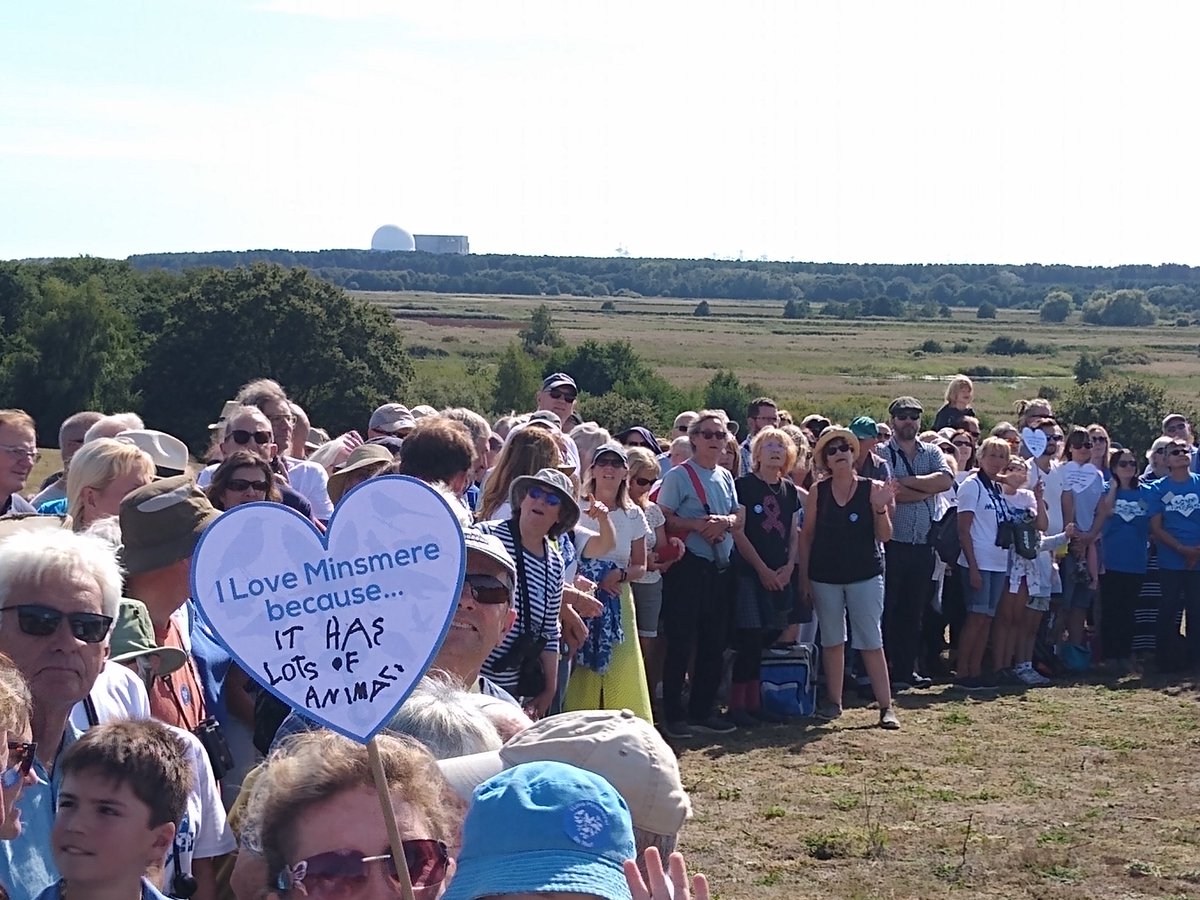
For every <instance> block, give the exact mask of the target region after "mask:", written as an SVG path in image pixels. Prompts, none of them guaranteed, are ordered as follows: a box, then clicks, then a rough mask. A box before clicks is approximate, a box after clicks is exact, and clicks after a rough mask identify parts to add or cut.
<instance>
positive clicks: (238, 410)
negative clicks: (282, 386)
mask: <svg viewBox="0 0 1200 900" xmlns="http://www.w3.org/2000/svg"><path fill="white" fill-rule="evenodd" d="M243 416H254V417H255V418H258V419H266V418H267V414H266V413H264V412H263V411H262V410H261V409H259V408H258V407H257V406H255V405H254V404H252V403H243V404H242V405H241V406H235V407H234V408H233V409H232V410H231V411H230V413H229V415H227V416H226V417H225V428H224V429H223V430H222V432H221V436H222V437H229V432H231V431H233V426H232V424H231V423H232V422H233V421H234V420H235V419H240V418H242V417H243ZM270 421H271V420H270V419H267V424H268V425H269V424H270ZM272 440H274V438H272Z"/></svg>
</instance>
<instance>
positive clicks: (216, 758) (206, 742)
mask: <svg viewBox="0 0 1200 900" xmlns="http://www.w3.org/2000/svg"><path fill="white" fill-rule="evenodd" d="M192 734H194V735H195V736H196V737H197V738H199V739H200V743H201V744H202V745H203V746H204V752H205V753H207V754H208V761H209V763H211V764H212V770H213V778H214V779H216V780H217V781H220V780H221V779H222V778H224V777H225V776H226V775H227V774H228V773H229V772H230V771H231V770H232V769H233V765H234V763H233V752H232V751H231V750H230V749H229V741H228V740H226V738H225V732H224V731H223V730H222V729H221V723H220V722H218V721H217V720H216V719H214V718H213V717H211V716H210V717H209V718H207V719H205V720H204V721H202V722H201V723H200V724H199V725H197V726H196V727H195V728H193V729H192Z"/></svg>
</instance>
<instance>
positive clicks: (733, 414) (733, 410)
mask: <svg viewBox="0 0 1200 900" xmlns="http://www.w3.org/2000/svg"><path fill="white" fill-rule="evenodd" d="M760 394H762V389H761V388H759V387H758V386H757V385H754V384H742V382H741V381H740V380H739V379H738V377H737V376H736V375H735V374H733V372H729V371H724V372H718V373H717V374H716V375H714V376H713V377H712V378H711V379H709V382H708V384H707V385H705V387H704V408H705V409H723V410H725V415H727V416H729V419H730V421H732V422H740V421H741V419H742V416H744V415H745V414H746V407H747V406H748V405H749V404H750V400H751V399H752V398H753V397H756V396H758V395H760Z"/></svg>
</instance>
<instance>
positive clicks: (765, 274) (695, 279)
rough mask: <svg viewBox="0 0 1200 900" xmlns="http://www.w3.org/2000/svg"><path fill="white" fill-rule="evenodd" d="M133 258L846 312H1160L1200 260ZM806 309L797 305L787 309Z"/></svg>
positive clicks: (1185, 297) (483, 290) (1196, 285)
mask: <svg viewBox="0 0 1200 900" xmlns="http://www.w3.org/2000/svg"><path fill="white" fill-rule="evenodd" d="M130 262H131V263H132V264H133V265H134V266H135V267H136V268H138V269H144V270H150V269H165V270H168V271H181V270H185V269H192V268H197V267H207V266H212V267H216V268H221V269H228V268H233V267H236V266H246V265H250V264H252V263H255V262H271V263H277V264H279V265H282V266H286V267H289V268H290V267H296V266H302V267H305V268H307V269H309V270H311V271H312V272H313V274H315V275H316V276H317V277H318V278H321V279H323V280H325V281H328V282H330V283H332V284H336V285H339V286H341V287H345V288H348V289H350V290H363V291H429V292H433V293H454V294H461V293H466V294H515V295H522V296H538V295H542V294H545V295H548V296H558V295H575V296H585V297H608V296H617V297H679V298H690V299H695V300H702V299H733V300H775V301H780V300H782V301H785V302H786V301H797V303H799V302H800V301H806V302H812V303H818V304H823V305H824V307H825V310H826V311H827V313H828V314H830V315H837V316H840V317H843V318H856V317H859V316H864V315H870V316H892V317H896V316H905V315H916V314H919V315H925V316H928V315H938V314H943V315H944V314H945V313H942V310H944V309H949V308H950V307H956V306H957V307H973V308H981V307H982V308H985V309H989V308H990V309H1014V308H1015V309H1039V308H1041V307H1042V305H1043V303H1044V302H1045V300H1046V298H1047V296H1048V295H1049V294H1051V293H1054V292H1061V293H1062V294H1063V295H1065V297H1066V298H1067V299H1068V302H1069V303H1070V309H1081V308H1083V307H1084V306H1085V304H1087V303H1088V302H1089V301H1090V300H1092V299H1094V298H1095V297H1096V296H1097V295H1108V294H1111V293H1115V292H1118V291H1125V290H1132V291H1141V292H1143V297H1144V301H1145V304H1146V305H1147V308H1150V309H1152V310H1154V311H1156V314H1158V315H1161V316H1164V317H1170V316H1178V315H1188V314H1191V313H1193V312H1200V268H1192V267H1189V266H1184V265H1173V264H1172V265H1159V266H1144V265H1131V266H1115V267H1111V268H1105V267H1099V266H1057V265H1020V266H1002V265H882V264H881V265H867V264H851V265H842V264H835V263H805V262H764V261H746V262H740V261H725V260H712V259H690V260H689V259H636V258H630V257H600V258H596V257H568V256H515V255H505V254H472V255H466V256H460V255H452V254H432V253H420V252H399V251H397V252H380V251H371V250H319V251H314V252H308V253H297V252H292V251H288V250H250V251H245V252H234V251H223V252H216V253H160V254H149V255H143V256H134V257H130ZM806 310H807V307H805V306H801V305H794V306H792V307H791V310H790V311H791V315H790V316H789V317H790V318H801V317H803V314H804V312H805V311H806ZM1068 311H1070V310H1068Z"/></svg>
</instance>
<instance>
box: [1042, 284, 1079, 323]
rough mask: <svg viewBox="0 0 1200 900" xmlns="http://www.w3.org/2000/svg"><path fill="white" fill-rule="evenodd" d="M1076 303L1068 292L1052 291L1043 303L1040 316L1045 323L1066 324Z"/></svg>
mask: <svg viewBox="0 0 1200 900" xmlns="http://www.w3.org/2000/svg"><path fill="white" fill-rule="evenodd" d="M1073 303H1074V301H1073V300H1072V299H1071V295H1070V294H1068V293H1067V292H1066V291H1051V292H1050V293H1048V294H1047V295H1046V299H1045V300H1043V301H1042V305H1041V308H1040V309H1039V310H1038V316H1039V318H1041V320H1042V321H1043V322H1065V321H1066V320H1067V316H1069V315H1070V314H1071V307H1072V305H1073Z"/></svg>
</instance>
